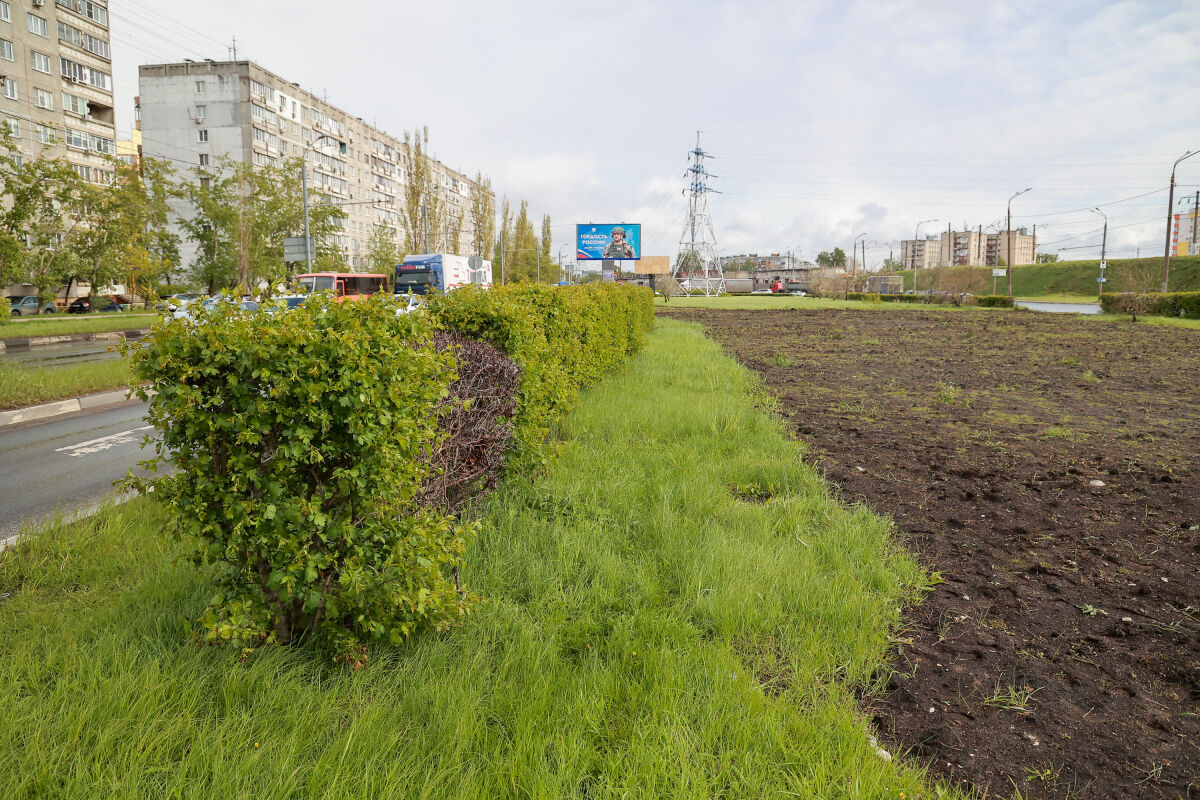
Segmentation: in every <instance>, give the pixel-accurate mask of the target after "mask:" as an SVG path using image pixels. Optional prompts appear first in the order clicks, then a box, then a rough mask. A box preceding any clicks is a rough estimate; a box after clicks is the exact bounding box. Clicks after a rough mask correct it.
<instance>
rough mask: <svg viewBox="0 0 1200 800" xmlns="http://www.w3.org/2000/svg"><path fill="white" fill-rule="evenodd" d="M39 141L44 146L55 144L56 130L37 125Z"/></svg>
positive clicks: (47, 126)
mask: <svg viewBox="0 0 1200 800" xmlns="http://www.w3.org/2000/svg"><path fill="white" fill-rule="evenodd" d="M36 127H37V140H38V141H39V142H41V143H42V144H54V129H53V128H51V127H50V126H49V125H43V124H41V123H40V122H39V123H38V124H37V126H36Z"/></svg>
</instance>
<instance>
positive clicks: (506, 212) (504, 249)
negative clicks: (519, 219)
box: [492, 197, 517, 284]
mask: <svg viewBox="0 0 1200 800" xmlns="http://www.w3.org/2000/svg"><path fill="white" fill-rule="evenodd" d="M516 238H517V235H516V229H515V227H514V223H513V216H512V206H510V205H509V203H508V198H507V197H506V198H504V203H503V205H502V206H501V211H500V235H499V236H498V237H497V238H496V251H495V255H494V256H493V257H492V283H494V284H501V283H505V282H506V281H509V280H512V257H513V247H514V246H515V242H516Z"/></svg>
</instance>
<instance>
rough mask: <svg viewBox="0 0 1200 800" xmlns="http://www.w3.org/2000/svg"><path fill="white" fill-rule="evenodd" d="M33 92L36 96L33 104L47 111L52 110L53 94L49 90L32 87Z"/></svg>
mask: <svg viewBox="0 0 1200 800" xmlns="http://www.w3.org/2000/svg"><path fill="white" fill-rule="evenodd" d="M33 93H34V95H36V97H37V100H36V101H35V104H36V105H37V107H38V108H44V109H47V110H49V111H53V110H54V95H53V94H51V93H50V92H47V91H46V90H45V89H34V90H33Z"/></svg>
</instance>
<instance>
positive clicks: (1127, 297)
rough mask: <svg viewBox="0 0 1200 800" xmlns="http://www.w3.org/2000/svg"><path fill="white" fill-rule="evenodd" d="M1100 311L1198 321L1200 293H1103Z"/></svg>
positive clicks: (1199, 317)
mask: <svg viewBox="0 0 1200 800" xmlns="http://www.w3.org/2000/svg"><path fill="white" fill-rule="evenodd" d="M1100 309H1101V310H1102V311H1106V312H1108V313H1110V314H1130V315H1132V316H1134V317H1135V318H1136V316H1137V315H1138V314H1147V315H1150V316H1156V317H1187V318H1189V319H1200V292H1142V293H1136V292H1121V293H1116V292H1111V293H1110V292H1105V293H1104V294H1102V295H1100Z"/></svg>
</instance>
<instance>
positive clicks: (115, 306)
mask: <svg viewBox="0 0 1200 800" xmlns="http://www.w3.org/2000/svg"><path fill="white" fill-rule="evenodd" d="M120 310H121V304H120V303H118V302H117V301H116V300H113V299H112V298H111V297H97V298H96V307H95V308H94V309H93V308H92V301H91V298H88V297H76V298H75V299H74V300H73V301H71V305H69V306H67V313H68V314H87V313H88V312H90V311H120Z"/></svg>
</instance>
